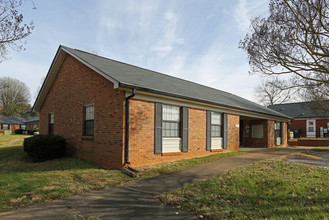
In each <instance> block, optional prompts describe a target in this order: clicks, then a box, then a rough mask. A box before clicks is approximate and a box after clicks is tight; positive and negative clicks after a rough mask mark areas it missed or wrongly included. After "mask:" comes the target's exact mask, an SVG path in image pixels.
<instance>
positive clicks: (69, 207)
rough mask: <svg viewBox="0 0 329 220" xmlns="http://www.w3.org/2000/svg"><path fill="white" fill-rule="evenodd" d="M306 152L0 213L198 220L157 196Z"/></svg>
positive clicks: (257, 156)
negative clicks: (254, 165) (235, 171)
mask: <svg viewBox="0 0 329 220" xmlns="http://www.w3.org/2000/svg"><path fill="white" fill-rule="evenodd" d="M244 150H248V149H244ZM304 150H305V149H299V148H294V149H259V150H257V149H256V150H255V149H253V150H252V149H251V150H250V152H249V153H247V154H242V155H237V156H231V157H226V158H222V159H219V160H215V161H212V162H209V163H204V164H201V165H199V166H195V167H191V168H187V169H184V170H181V171H178V172H175V173H171V174H166V175H161V176H156V177H152V178H148V179H143V180H137V181H132V182H130V183H128V184H125V185H123V186H117V187H114V188H111V189H109V190H102V191H96V192H91V193H86V194H83V195H78V196H73V197H69V198H66V199H61V200H56V201H51V202H46V203H44V204H38V205H35V206H28V207H25V208H21V209H18V210H15V211H11V212H5V213H0V219H74V216H75V215H76V214H81V215H82V216H85V217H96V218H99V219H196V216H193V215H190V214H187V213H183V212H181V211H180V210H178V209H175V208H172V207H170V206H166V205H164V204H162V203H161V202H160V201H158V200H157V199H156V198H155V197H156V195H158V194H161V193H163V192H168V191H170V190H174V189H176V188H179V187H182V186H183V185H185V184H190V183H194V182H197V181H198V180H200V179H204V178H207V177H212V176H216V175H220V174H222V173H223V172H225V171H227V170H230V169H235V168H238V167H241V166H245V165H247V164H250V163H252V162H255V161H259V160H265V159H274V158H278V157H282V156H287V155H290V154H294V153H298V152H302V151H304Z"/></svg>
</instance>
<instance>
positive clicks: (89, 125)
mask: <svg viewBox="0 0 329 220" xmlns="http://www.w3.org/2000/svg"><path fill="white" fill-rule="evenodd" d="M83 135H84V136H94V105H93V104H90V105H85V106H84V127H83Z"/></svg>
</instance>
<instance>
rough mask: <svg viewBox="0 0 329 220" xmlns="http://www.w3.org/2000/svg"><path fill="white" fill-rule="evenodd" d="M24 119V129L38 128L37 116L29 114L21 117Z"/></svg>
mask: <svg viewBox="0 0 329 220" xmlns="http://www.w3.org/2000/svg"><path fill="white" fill-rule="evenodd" d="M22 120H23V121H24V125H25V126H26V127H25V129H24V130H33V129H35V128H39V117H38V116H30V117H26V118H22Z"/></svg>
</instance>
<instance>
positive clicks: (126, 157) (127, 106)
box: [125, 89, 136, 164]
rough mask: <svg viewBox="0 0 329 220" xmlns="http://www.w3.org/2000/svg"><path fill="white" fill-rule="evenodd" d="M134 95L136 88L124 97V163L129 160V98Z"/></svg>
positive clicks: (127, 162)
mask: <svg viewBox="0 0 329 220" xmlns="http://www.w3.org/2000/svg"><path fill="white" fill-rule="evenodd" d="M135 95H136V89H132V94H131V95H130V96H128V97H127V98H126V134H125V163H126V164H130V162H129V99H131V98H132V97H134V96H135Z"/></svg>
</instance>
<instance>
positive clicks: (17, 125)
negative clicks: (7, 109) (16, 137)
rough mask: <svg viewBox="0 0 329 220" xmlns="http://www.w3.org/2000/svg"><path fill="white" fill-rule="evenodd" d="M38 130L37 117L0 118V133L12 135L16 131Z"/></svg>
mask: <svg viewBox="0 0 329 220" xmlns="http://www.w3.org/2000/svg"><path fill="white" fill-rule="evenodd" d="M33 128H39V117H9V116H0V132H6V133H8V134H10V133H14V131H15V130H16V129H22V130H26V131H27V130H32V129H33Z"/></svg>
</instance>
